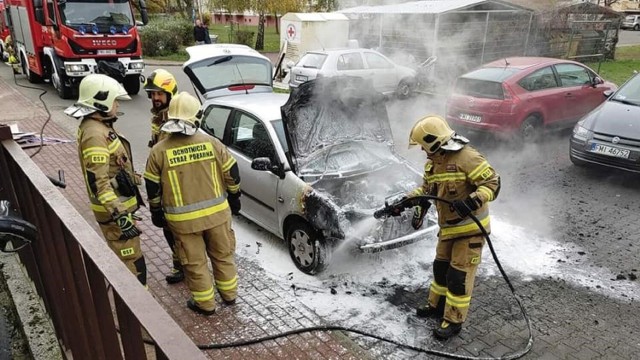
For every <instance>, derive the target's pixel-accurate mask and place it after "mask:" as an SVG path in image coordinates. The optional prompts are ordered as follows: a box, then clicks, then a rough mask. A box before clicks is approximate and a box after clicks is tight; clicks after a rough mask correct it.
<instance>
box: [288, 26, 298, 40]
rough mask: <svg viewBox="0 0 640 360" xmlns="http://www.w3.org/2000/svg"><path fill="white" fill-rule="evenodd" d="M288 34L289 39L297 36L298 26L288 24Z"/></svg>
mask: <svg viewBox="0 0 640 360" xmlns="http://www.w3.org/2000/svg"><path fill="white" fill-rule="evenodd" d="M287 34H288V35H289V39H293V38H295V37H296V27H295V26H293V25H291V24H289V26H287Z"/></svg>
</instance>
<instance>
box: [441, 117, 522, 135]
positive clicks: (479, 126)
mask: <svg viewBox="0 0 640 360" xmlns="http://www.w3.org/2000/svg"><path fill="white" fill-rule="evenodd" d="M447 122H448V123H449V125H451V126H452V127H453V128H454V129H456V130H460V131H468V132H477V133H490V134H493V135H496V136H499V137H504V138H510V137H512V136H513V135H514V134H515V133H516V129H514V128H511V127H506V126H504V125H502V124H499V123H496V122H494V121H493V120H491V122H486V120H485V122H477V123H475V122H469V121H463V120H460V119H459V118H458V117H456V116H452V115H448V114H447Z"/></svg>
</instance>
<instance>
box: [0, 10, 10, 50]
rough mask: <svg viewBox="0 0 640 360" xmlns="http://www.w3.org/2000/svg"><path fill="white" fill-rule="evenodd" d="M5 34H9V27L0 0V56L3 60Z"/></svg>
mask: <svg viewBox="0 0 640 360" xmlns="http://www.w3.org/2000/svg"><path fill="white" fill-rule="evenodd" d="M7 36H9V27H8V26H7V17H6V11H5V7H4V1H3V0H0V56H1V57H2V61H5V60H6V59H5V58H4V52H5V50H6V49H7V47H6V45H5V44H4V41H5V40H6V38H7Z"/></svg>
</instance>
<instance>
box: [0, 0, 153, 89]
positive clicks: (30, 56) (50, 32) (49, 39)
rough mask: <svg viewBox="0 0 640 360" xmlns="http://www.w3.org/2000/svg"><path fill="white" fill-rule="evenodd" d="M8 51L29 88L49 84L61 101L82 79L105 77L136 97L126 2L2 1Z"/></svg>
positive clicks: (136, 61) (141, 2)
mask: <svg viewBox="0 0 640 360" xmlns="http://www.w3.org/2000/svg"><path fill="white" fill-rule="evenodd" d="M4 5H5V7H6V11H7V23H8V26H9V29H10V31H11V37H12V38H13V43H14V50H15V53H16V56H17V58H18V61H19V62H20V66H21V68H22V72H23V74H25V75H26V76H27V79H28V80H29V82H32V83H38V82H42V81H45V82H50V83H51V84H52V85H53V86H54V87H55V89H56V90H57V91H58V95H60V97H61V98H63V99H70V98H72V97H74V96H76V94H77V90H78V85H79V84H80V81H81V80H82V78H83V77H85V76H87V75H89V74H92V73H101V74H106V75H109V76H111V77H113V78H115V79H116V80H118V81H119V82H121V83H122V84H123V85H124V88H125V89H126V90H127V92H128V93H129V94H137V93H138V91H139V90H140V83H141V81H142V80H143V78H142V72H143V70H144V61H143V60H142V47H141V42H140V36H139V34H138V28H137V27H138V26H140V25H142V24H146V23H147V22H148V21H149V17H148V15H147V8H146V4H145V0H138V8H139V10H140V15H141V20H142V21H141V22H140V21H136V20H135V18H134V15H133V6H132V4H131V3H130V2H129V0H4Z"/></svg>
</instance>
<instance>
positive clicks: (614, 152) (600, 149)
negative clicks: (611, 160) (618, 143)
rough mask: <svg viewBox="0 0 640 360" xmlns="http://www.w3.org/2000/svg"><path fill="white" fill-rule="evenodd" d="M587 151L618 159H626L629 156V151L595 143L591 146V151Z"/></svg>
mask: <svg viewBox="0 0 640 360" xmlns="http://www.w3.org/2000/svg"><path fill="white" fill-rule="evenodd" d="M589 151H591V152H594V153H598V154H603V155H608V156H613V157H619V158H623V159H628V158H629V154H631V151H630V150H626V149H620V148H617V147H613V146H607V145H602V144H596V143H593V144H591V149H590V150H589Z"/></svg>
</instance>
